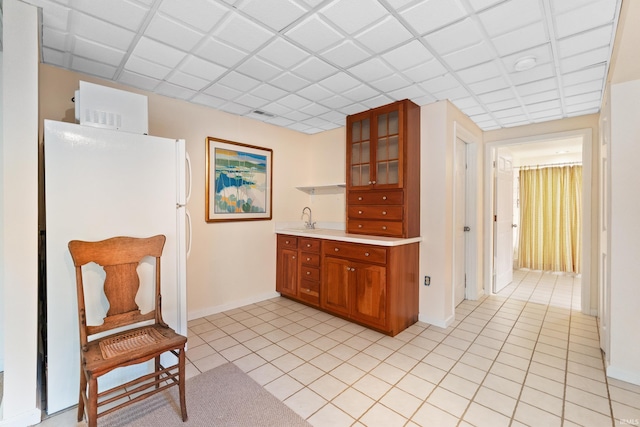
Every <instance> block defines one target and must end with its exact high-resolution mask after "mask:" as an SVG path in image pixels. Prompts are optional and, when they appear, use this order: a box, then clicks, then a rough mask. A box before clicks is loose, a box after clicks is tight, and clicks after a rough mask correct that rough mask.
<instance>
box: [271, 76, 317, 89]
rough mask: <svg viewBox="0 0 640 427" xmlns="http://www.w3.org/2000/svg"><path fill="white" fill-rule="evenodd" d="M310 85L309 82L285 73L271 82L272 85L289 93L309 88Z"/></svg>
mask: <svg viewBox="0 0 640 427" xmlns="http://www.w3.org/2000/svg"><path fill="white" fill-rule="evenodd" d="M310 83H311V82H309V81H308V80H305V79H303V78H302V77H298V76H296V75H294V74H292V73H283V74H280V75H279V76H278V77H276V78H275V79H272V80H271V84H272V85H274V86H276V87H279V88H280V89H284V90H286V91H288V92H297V91H298V90H300V89H302V88H303V87H305V86H308V85H309V84H310Z"/></svg>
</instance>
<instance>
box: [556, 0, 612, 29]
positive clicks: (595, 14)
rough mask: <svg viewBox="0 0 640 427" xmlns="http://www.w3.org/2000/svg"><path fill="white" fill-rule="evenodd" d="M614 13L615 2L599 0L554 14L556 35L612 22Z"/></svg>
mask: <svg viewBox="0 0 640 427" xmlns="http://www.w3.org/2000/svg"><path fill="white" fill-rule="evenodd" d="M615 13H616V2H615V1H612V0H600V1H597V2H595V3H589V4H587V5H585V6H582V7H580V8H577V9H573V10H570V11H568V12H566V13H563V14H560V15H556V16H554V21H555V28H556V35H557V37H558V38H563V37H567V36H569V35H572V34H577V33H579V32H581V31H585V30H589V29H591V28H594V27H598V26H600V25H604V24H608V23H611V22H613V18H614V17H615Z"/></svg>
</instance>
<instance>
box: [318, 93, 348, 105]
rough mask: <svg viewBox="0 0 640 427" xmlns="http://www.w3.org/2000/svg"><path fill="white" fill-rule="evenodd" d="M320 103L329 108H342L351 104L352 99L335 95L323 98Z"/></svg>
mask: <svg viewBox="0 0 640 427" xmlns="http://www.w3.org/2000/svg"><path fill="white" fill-rule="evenodd" d="M320 104H322V105H324V106H326V107H329V108H342V107H344V106H346V105H351V104H352V101H351V100H350V99H347V98H345V97H344V96H341V95H333V96H332V97H330V98H326V99H323V100H322V101H321V102H320Z"/></svg>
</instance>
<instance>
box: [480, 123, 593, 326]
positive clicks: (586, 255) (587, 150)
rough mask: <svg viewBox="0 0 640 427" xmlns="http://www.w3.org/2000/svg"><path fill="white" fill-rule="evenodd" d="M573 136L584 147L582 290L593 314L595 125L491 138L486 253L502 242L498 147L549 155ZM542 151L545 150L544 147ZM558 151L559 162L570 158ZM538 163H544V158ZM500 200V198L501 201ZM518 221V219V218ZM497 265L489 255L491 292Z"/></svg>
mask: <svg viewBox="0 0 640 427" xmlns="http://www.w3.org/2000/svg"><path fill="white" fill-rule="evenodd" d="M565 140H571V141H572V144H577V145H578V146H579V147H580V148H581V150H580V154H579V160H580V162H581V163H582V165H583V185H582V194H583V198H582V206H581V209H582V213H583V223H582V229H581V236H582V241H583V245H582V252H581V258H582V260H583V265H584V268H583V271H582V280H581V283H582V292H581V295H582V297H581V307H582V312H583V313H585V314H589V315H592V314H593V313H592V304H591V294H592V292H594V291H593V290H592V286H591V277H590V276H591V274H590V264H591V262H590V261H591V257H590V254H591V244H592V243H591V240H592V239H591V158H592V149H591V140H592V135H591V129H582V130H576V131H568V132H558V133H554V134H545V135H537V136H531V137H524V138H517V139H511V140H503V141H495V142H490V143H487V144H486V145H485V200H486V201H487V202H486V203H485V224H484V227H485V233H486V234H485V235H486V236H489V237H490V238H489V239H487V241H486V242H485V253H488V254H494V253H495V249H496V245H497V244H498V242H497V240H496V237H495V235H494V226H495V222H494V220H495V217H494V212H495V211H493V209H494V206H495V205H496V197H497V195H496V190H495V186H494V185H493V183H494V179H495V175H496V174H495V172H494V170H495V169H494V168H493V162H494V161H496V160H497V157H498V150H499V149H502V148H509V150H510V151H511V152H512V154H513V152H514V151H517V150H518V148H519V147H520V148H522V147H524V148H526V149H528V150H531V148H535V147H538V148H539V149H540V150H546V151H545V152H546V155H549V151H550V150H555V151H562V150H561V149H560V148H559V147H560V146H561V145H560V144H561V143H560V142H559V141H565ZM541 152H542V151H541ZM553 154H554V155H555V158H556V160H555V162H557V163H561V162H566V161H567V160H563V158H561V157H560V156H562V155H566V154H567V153H557V152H554V153H553ZM545 162H546V163H549V160H548V159H547V160H545ZM538 164H543V163H542V159H541V160H540V161H539V163H538ZM498 203H499V202H498ZM514 223H515V224H517V222H514ZM496 274H497V271H496V265H495V258H494V257H491V256H488V257H485V277H484V283H485V292H487V293H490V292H491V291H492V290H493V289H492V288H493V284H494V283H495V280H496Z"/></svg>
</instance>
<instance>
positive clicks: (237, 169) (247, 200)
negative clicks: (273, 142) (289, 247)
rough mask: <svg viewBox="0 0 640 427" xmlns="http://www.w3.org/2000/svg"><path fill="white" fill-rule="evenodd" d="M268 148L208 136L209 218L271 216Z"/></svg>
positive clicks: (256, 217)
mask: <svg viewBox="0 0 640 427" xmlns="http://www.w3.org/2000/svg"><path fill="white" fill-rule="evenodd" d="M271 159H272V151H271V150H269V149H265V148H261V147H256V146H251V145H246V144H241V143H237V142H232V141H226V140H220V139H216V138H211V137H210V138H207V203H206V208H207V209H206V211H207V212H206V217H207V221H208V222H214V221H239V220H255V219H271Z"/></svg>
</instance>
